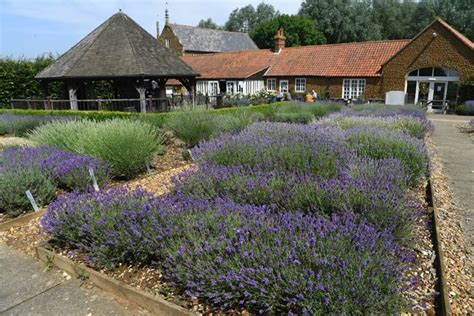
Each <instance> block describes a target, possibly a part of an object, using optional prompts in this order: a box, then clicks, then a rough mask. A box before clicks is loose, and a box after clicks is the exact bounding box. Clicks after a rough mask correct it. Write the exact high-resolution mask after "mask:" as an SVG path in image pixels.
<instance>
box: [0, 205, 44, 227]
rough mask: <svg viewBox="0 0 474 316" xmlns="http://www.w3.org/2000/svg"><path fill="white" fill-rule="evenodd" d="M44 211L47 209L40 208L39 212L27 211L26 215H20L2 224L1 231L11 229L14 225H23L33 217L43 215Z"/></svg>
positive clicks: (0, 225)
mask: <svg viewBox="0 0 474 316" xmlns="http://www.w3.org/2000/svg"><path fill="white" fill-rule="evenodd" d="M44 213H45V210H40V211H38V212H33V213H27V214H25V215H21V216H18V217H17V218H13V219H10V220H8V221H6V222H4V223H1V224H0V231H5V230H9V229H10V228H12V227H17V226H22V225H23V224H25V223H28V222H29V221H31V220H32V219H36V218H38V217H41V216H42V215H43V214H44Z"/></svg>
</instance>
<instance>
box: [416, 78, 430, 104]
mask: <svg viewBox="0 0 474 316" xmlns="http://www.w3.org/2000/svg"><path fill="white" fill-rule="evenodd" d="M430 90H431V89H430V82H422V81H418V95H417V97H418V98H417V100H416V103H421V104H426V103H428V101H429V98H430Z"/></svg>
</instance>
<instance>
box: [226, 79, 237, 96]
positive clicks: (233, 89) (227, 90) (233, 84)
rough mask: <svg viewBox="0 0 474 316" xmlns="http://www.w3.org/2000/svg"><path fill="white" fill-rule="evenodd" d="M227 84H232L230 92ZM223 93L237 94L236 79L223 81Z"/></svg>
mask: <svg viewBox="0 0 474 316" xmlns="http://www.w3.org/2000/svg"><path fill="white" fill-rule="evenodd" d="M229 85H232V92H229ZM225 88H226V89H225V93H226V94H237V93H238V91H237V90H238V89H239V86H238V84H237V81H226V83H225Z"/></svg>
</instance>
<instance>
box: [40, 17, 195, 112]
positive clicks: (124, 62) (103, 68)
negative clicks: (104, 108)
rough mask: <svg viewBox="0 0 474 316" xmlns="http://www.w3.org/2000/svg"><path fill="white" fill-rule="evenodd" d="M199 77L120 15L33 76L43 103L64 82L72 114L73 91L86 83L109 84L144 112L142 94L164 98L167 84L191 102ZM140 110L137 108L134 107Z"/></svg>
mask: <svg viewBox="0 0 474 316" xmlns="http://www.w3.org/2000/svg"><path fill="white" fill-rule="evenodd" d="M197 75H198V74H197V73H196V72H195V71H194V70H193V69H192V68H191V67H190V66H188V65H187V64H186V63H185V62H184V61H183V60H181V58H180V57H179V56H178V55H176V54H175V53H173V52H172V51H171V50H169V49H168V48H166V47H165V46H164V45H163V44H162V43H161V42H160V41H158V40H157V39H156V38H155V37H153V36H152V35H151V34H149V33H148V32H147V31H145V30H144V29H143V28H142V27H141V26H140V25H138V24H137V23H136V22H135V21H134V20H132V19H131V18H130V17H129V16H127V15H126V14H124V13H123V12H122V11H121V10H120V11H119V12H118V13H116V14H114V15H113V16H111V17H110V18H109V19H108V20H106V21H105V22H104V23H102V24H101V25H100V26H99V27H97V28H96V29H95V30H93V31H92V32H91V33H89V34H88V35H87V36H86V37H85V38H83V39H82V40H81V41H80V42H79V43H77V44H76V45H74V46H73V47H72V48H71V49H69V50H68V51H67V52H66V53H64V54H63V55H61V56H60V57H59V58H58V59H57V60H56V61H55V62H54V63H53V64H51V65H49V66H48V67H46V68H45V69H44V70H43V71H41V72H40V73H38V74H37V75H36V77H35V78H36V79H38V80H40V81H41V83H42V86H43V90H44V93H45V97H46V96H47V95H48V84H49V83H51V82H52V81H62V82H64V83H65V85H66V86H67V89H68V92H69V103H70V108H71V109H72V110H78V109H79V107H78V102H80V101H81V100H78V95H77V91H78V89H79V88H80V87H81V85H82V84H84V82H86V81H93V80H109V81H111V82H112V85H113V89H114V91H115V93H114V94H116V93H118V92H120V95H121V97H122V98H123V97H124V96H125V97H127V98H134V97H135V98H136V100H138V99H139V104H140V107H139V110H140V112H146V111H147V110H146V109H147V102H146V101H147V100H146V89H147V87H148V88H149V87H150V86H153V89H154V90H155V91H157V95H158V99H164V98H166V87H165V85H166V81H167V80H168V79H177V80H179V81H180V82H181V83H182V84H183V86H184V87H186V89H187V90H188V92H189V93H190V95H191V96H192V97H193V100H194V93H195V84H196V76H197ZM137 110H138V107H137Z"/></svg>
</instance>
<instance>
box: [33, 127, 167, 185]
mask: <svg viewBox="0 0 474 316" xmlns="http://www.w3.org/2000/svg"><path fill="white" fill-rule="evenodd" d="M31 139H32V140H33V141H35V142H36V143H39V144H48V145H53V146H57V147H60V148H63V149H66V150H68V151H72V152H75V153H79V154H84V155H89V156H92V157H96V158H100V159H102V160H104V161H105V162H107V164H108V166H109V167H110V168H111V169H112V171H113V174H114V176H116V177H125V178H131V177H133V176H135V175H137V174H138V173H139V172H141V171H143V170H145V168H146V163H148V162H149V161H150V160H151V159H152V158H153V156H154V155H155V154H157V153H158V152H160V151H161V150H163V147H162V145H161V144H162V143H163V141H164V137H163V136H162V135H159V134H158V133H157V131H156V130H155V128H154V127H153V126H151V125H150V124H147V123H144V122H140V121H132V120H121V119H112V120H108V121H103V122H97V121H87V120H82V121H74V122H53V123H50V124H48V125H44V126H41V127H39V128H38V129H36V130H35V131H33V132H32V134H31Z"/></svg>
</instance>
